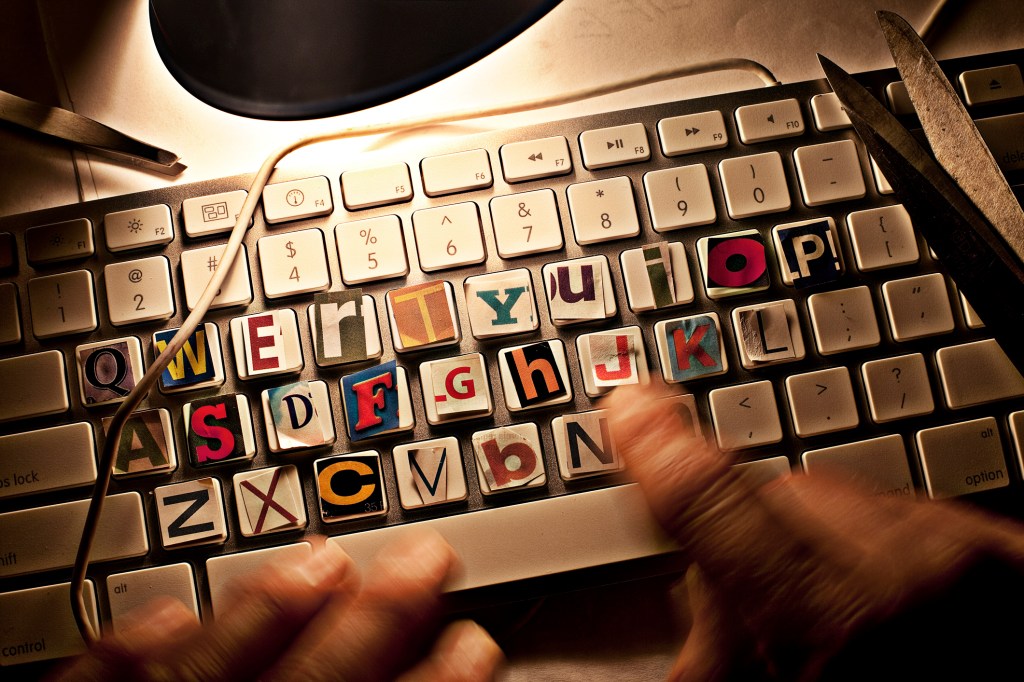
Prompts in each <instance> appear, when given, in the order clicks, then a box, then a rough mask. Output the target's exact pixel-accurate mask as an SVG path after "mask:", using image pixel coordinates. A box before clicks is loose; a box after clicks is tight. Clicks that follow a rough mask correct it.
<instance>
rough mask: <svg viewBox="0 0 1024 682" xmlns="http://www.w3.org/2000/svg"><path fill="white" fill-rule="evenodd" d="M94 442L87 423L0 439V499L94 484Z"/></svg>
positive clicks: (53, 427) (16, 434)
mask: <svg viewBox="0 0 1024 682" xmlns="http://www.w3.org/2000/svg"><path fill="white" fill-rule="evenodd" d="M94 443H95V440H94V437H93V432H92V424H90V423H89V422H76V423H74V424H63V425H61V426H52V427H50V428H48V429H39V430H38V431H26V432H24V433H12V434H10V435H8V436H0V498H4V497H18V496H20V495H30V494H33V493H41V492H48V491H52V490H64V489H65V488H77V487H78V486H83V485H89V484H91V483H95V482H96V446H95V445H94Z"/></svg>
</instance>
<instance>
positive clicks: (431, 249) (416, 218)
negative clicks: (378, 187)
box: [412, 201, 487, 272]
mask: <svg viewBox="0 0 1024 682" xmlns="http://www.w3.org/2000/svg"><path fill="white" fill-rule="evenodd" d="M412 228H413V232H414V233H415V234H416V253H417V254H419V258H420V268H421V269H422V270H423V271H424V272H434V271H435V270H447V269H449V268H458V267H461V266H463V265H473V264H475V263H482V262H484V259H485V258H486V257H487V253H486V251H484V236H483V232H481V229H480V210H479V209H478V208H477V205H476V203H474V202H472V201H467V202H465V203H462V204H452V205H450V206H438V207H437V208H425V209H422V210H420V211H416V212H415V213H413V214H412Z"/></svg>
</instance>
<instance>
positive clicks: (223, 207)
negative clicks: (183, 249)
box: [181, 189, 253, 237]
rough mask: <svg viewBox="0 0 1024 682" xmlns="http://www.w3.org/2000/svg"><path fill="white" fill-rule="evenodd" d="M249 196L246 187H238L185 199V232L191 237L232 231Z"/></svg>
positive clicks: (250, 220)
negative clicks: (231, 190) (230, 190)
mask: <svg viewBox="0 0 1024 682" xmlns="http://www.w3.org/2000/svg"><path fill="white" fill-rule="evenodd" d="M247 196H249V193H248V192H246V191H245V190H244V189H236V190H235V191H234V192H221V193H220V194H208V195H206V196H203V197H192V198H191V199H185V201H183V202H181V216H182V218H183V219H184V222H185V234H187V235H188V236H189V237H208V236H210V235H212V234H222V233H224V232H230V231H231V228H233V227H234V226H235V221H236V220H238V214H239V213H240V212H241V210H242V204H244V203H245V198H246V197H247ZM252 222H253V221H252V218H249V227H252Z"/></svg>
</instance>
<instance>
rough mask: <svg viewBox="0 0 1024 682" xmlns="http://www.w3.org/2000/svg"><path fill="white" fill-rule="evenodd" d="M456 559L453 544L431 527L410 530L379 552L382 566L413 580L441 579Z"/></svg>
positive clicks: (431, 580)
mask: <svg viewBox="0 0 1024 682" xmlns="http://www.w3.org/2000/svg"><path fill="white" fill-rule="evenodd" d="M454 561H455V552H454V550H453V549H452V547H451V545H449V544H448V543H447V542H446V541H445V539H444V538H443V537H441V534H440V533H438V532H437V531H435V530H431V529H429V528H422V529H417V530H416V531H415V532H410V533H409V534H408V535H406V536H405V537H403V538H401V539H399V540H396V541H395V542H394V543H392V544H390V545H388V546H386V547H385V548H384V549H382V550H381V551H380V553H379V554H378V555H377V565H378V567H379V568H381V569H382V570H385V571H388V572H389V573H392V574H394V575H395V576H396V577H397V578H400V579H403V580H410V581H423V582H440V581H441V580H443V579H444V578H445V576H447V574H448V569H449V568H451V566H452V564H453V563H454Z"/></svg>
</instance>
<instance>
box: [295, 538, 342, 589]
mask: <svg viewBox="0 0 1024 682" xmlns="http://www.w3.org/2000/svg"><path fill="white" fill-rule="evenodd" d="M285 575H287V576H288V577H289V578H290V579H291V580H292V581H294V582H296V583H300V584H302V585H304V586H308V587H312V588H314V589H317V590H324V589H331V588H333V587H335V586H337V585H339V584H341V583H345V582H347V581H348V579H354V578H355V576H356V565H355V561H353V560H352V557H350V556H349V555H348V554H347V553H346V552H345V550H343V549H342V548H341V547H340V546H339V545H338V544H337V543H334V542H330V541H327V542H324V543H322V544H320V545H319V546H317V547H314V549H313V552H312V554H310V556H309V557H307V558H306V559H305V560H304V561H302V562H300V563H299V564H297V565H296V566H294V567H293V568H292V569H290V570H288V571H287V572H286V573H285Z"/></svg>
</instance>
